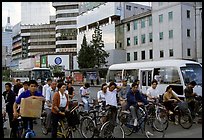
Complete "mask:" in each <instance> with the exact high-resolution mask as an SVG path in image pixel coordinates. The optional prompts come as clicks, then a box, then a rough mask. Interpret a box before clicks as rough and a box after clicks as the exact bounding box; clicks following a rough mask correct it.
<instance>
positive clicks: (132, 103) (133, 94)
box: [126, 82, 148, 125]
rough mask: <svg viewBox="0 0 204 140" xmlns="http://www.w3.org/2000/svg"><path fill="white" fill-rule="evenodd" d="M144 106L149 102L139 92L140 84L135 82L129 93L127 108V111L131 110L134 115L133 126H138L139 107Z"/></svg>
mask: <svg viewBox="0 0 204 140" xmlns="http://www.w3.org/2000/svg"><path fill="white" fill-rule="evenodd" d="M142 104H144V105H146V104H148V101H147V100H146V99H145V98H143V97H142V96H141V94H140V92H139V90H138V84H137V83H136V82H134V83H132V88H131V89H130V90H129V91H128V93H127V107H126V109H129V110H130V112H131V114H132V121H131V123H132V124H133V125H137V124H136V123H137V117H136V111H137V107H138V105H142Z"/></svg>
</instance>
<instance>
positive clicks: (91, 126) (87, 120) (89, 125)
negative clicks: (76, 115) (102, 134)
mask: <svg viewBox="0 0 204 140" xmlns="http://www.w3.org/2000/svg"><path fill="white" fill-rule="evenodd" d="M95 129H96V124H95V123H94V121H93V120H92V118H91V117H89V116H84V117H83V118H82V119H81V123H80V132H81V135H82V136H83V137H84V138H93V137H94V131H95Z"/></svg>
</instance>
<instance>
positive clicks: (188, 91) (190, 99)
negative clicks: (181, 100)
mask: <svg viewBox="0 0 204 140" xmlns="http://www.w3.org/2000/svg"><path fill="white" fill-rule="evenodd" d="M196 85H197V83H196V82H195V81H191V82H190V83H189V84H188V85H187V86H186V88H185V89H184V93H185V101H186V102H187V103H188V106H189V109H190V111H191V116H192V118H193V119H194V118H195V105H196V101H195V97H196V96H197V94H196V93H194V92H193V88H194V87H195V86H196Z"/></svg>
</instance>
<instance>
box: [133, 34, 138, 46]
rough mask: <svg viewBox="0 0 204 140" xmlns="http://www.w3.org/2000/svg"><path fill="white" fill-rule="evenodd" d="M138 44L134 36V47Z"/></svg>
mask: <svg viewBox="0 0 204 140" xmlns="http://www.w3.org/2000/svg"><path fill="white" fill-rule="evenodd" d="M137 44H138V38H137V36H134V45H137Z"/></svg>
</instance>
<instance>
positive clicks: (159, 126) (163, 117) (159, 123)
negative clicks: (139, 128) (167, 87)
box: [152, 108, 169, 132]
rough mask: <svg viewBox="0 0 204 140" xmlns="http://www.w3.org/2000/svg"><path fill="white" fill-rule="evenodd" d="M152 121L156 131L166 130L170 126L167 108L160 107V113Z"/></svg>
mask: <svg viewBox="0 0 204 140" xmlns="http://www.w3.org/2000/svg"><path fill="white" fill-rule="evenodd" d="M152 123H153V127H154V129H155V130H156V131H158V132H162V131H165V130H166V129H167V128H168V126H169V121H168V114H167V112H166V109H164V108H159V109H158V114H157V116H156V118H155V119H154V120H153V122H152Z"/></svg>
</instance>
